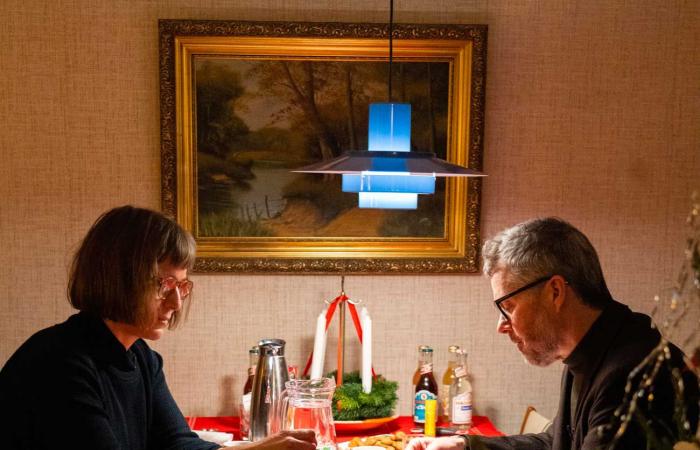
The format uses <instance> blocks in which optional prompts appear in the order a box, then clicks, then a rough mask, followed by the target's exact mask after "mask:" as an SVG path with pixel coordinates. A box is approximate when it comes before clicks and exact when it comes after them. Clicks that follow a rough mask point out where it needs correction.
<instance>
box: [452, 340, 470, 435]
mask: <svg viewBox="0 0 700 450" xmlns="http://www.w3.org/2000/svg"><path fill="white" fill-rule="evenodd" d="M457 358H458V363H457V366H455V370H454V372H455V379H454V380H453V381H452V385H451V386H450V399H451V400H450V403H451V404H452V417H451V419H452V420H451V422H452V425H453V426H454V427H456V428H458V429H460V430H466V429H468V428H469V427H470V426H471V425H472V384H471V383H470V382H469V371H468V370H467V352H465V351H464V350H462V349H460V350H457Z"/></svg>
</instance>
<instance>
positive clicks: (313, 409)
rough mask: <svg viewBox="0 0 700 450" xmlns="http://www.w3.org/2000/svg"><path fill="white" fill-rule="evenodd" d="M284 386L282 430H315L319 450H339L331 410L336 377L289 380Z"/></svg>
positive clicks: (281, 407)
mask: <svg viewBox="0 0 700 450" xmlns="http://www.w3.org/2000/svg"><path fill="white" fill-rule="evenodd" d="M285 386H286V389H285V390H284V392H283V393H282V401H281V402H280V403H279V414H280V418H279V420H280V422H281V425H282V429H283V430H300V429H311V430H314V432H315V433H316V448H317V449H318V450H336V449H337V448H338V447H337V445H336V442H335V425H334V424H333V411H332V409H331V402H332V400H333V393H334V392H335V381H334V380H333V378H317V379H313V380H290V381H287V382H286V383H285Z"/></svg>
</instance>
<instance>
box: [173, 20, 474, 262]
mask: <svg viewBox="0 0 700 450" xmlns="http://www.w3.org/2000/svg"><path fill="white" fill-rule="evenodd" d="M393 33H394V34H393V55H394V65H393V67H394V68H395V69H396V70H399V71H400V73H398V72H397V74H396V76H395V80H396V81H395V85H396V90H397V92H398V91H400V96H401V97H404V96H406V95H408V97H409V102H411V103H413V100H412V99H411V98H410V95H413V94H411V92H413V91H416V92H418V91H420V90H421V89H423V88H420V89H419V88H418V87H417V86H426V87H425V89H427V94H426V92H425V91H421V92H422V93H417V94H415V95H416V96H417V97H415V98H416V99H418V100H416V105H417V106H416V105H414V108H418V109H419V110H418V111H416V110H415V109H414V112H413V123H414V127H415V125H416V123H419V122H420V121H421V120H423V121H425V120H426V119H425V117H430V118H431V119H430V121H429V124H428V125H427V128H426V129H430V130H429V131H425V132H423V131H420V132H414V133H416V134H418V135H419V137H418V138H419V139H420V137H421V136H422V137H423V138H424V139H423V141H422V142H428V141H429V142H430V145H434V143H435V142H436V141H437V142H438V143H444V146H443V147H444V148H441V150H440V151H442V154H441V153H440V151H437V150H436V153H438V156H439V157H442V158H445V159H447V160H448V161H450V162H452V163H455V164H460V165H465V166H468V167H470V168H473V169H476V170H481V165H482V157H483V134H484V98H485V92H484V89H485V78H486V37H487V26H486V25H425V24H421V25H412V24H398V25H395V26H394V31H393ZM159 34H160V101H161V177H162V178H161V179H162V208H163V211H164V212H165V213H166V214H167V215H170V216H171V217H174V218H175V219H176V220H177V221H178V223H180V224H181V225H182V226H183V227H184V228H186V229H187V230H189V231H190V232H192V233H193V235H194V237H195V239H196V241H197V246H198V250H197V252H198V253H197V262H196V265H195V271H198V272H238V273H333V272H335V273H343V274H353V273H355V274H359V273H465V272H476V271H478V256H479V246H480V235H479V214H480V198H481V180H480V178H468V179H448V180H446V181H443V183H444V184H442V185H440V187H439V189H441V191H440V194H439V195H436V196H435V197H434V199H433V200H425V202H426V203H425V204H426V205H428V206H426V208H424V209H430V208H432V209H430V212H417V213H415V214H426V215H425V216H411V215H410V214H412V213H405V214H409V215H403V216H397V215H389V214H390V213H388V212H387V213H375V216H370V215H366V216H365V215H363V214H371V213H365V212H364V210H363V212H356V211H353V210H352V209H351V207H349V206H342V205H345V204H346V202H347V201H348V200H347V197H338V196H337V195H340V194H336V188H335V187H334V186H336V185H337V184H338V183H337V181H336V180H325V181H323V182H327V183H328V184H325V185H322V186H321V185H320V184H319V183H321V181H317V180H324V178H323V176H322V175H301V174H298V175H295V176H305V177H319V178H318V179H316V180H314V179H312V178H307V179H304V180H305V181H303V182H302V181H299V180H297V179H294V180H293V181H289V182H288V184H286V185H284V186H282V187H280V188H279V191H275V195H274V196H273V197H275V196H276V197H279V199H278V200H274V201H280V202H282V203H281V205H282V206H279V205H278V206H276V207H274V208H277V209H274V208H272V212H271V208H270V204H271V203H273V200H270V196H268V194H265V196H264V204H263V203H262V201H259V200H258V199H260V198H262V195H263V191H264V190H265V189H268V187H269V186H268V185H271V184H274V183H273V181H274V182H275V183H276V182H280V183H281V181H279V180H281V179H286V177H287V175H286V174H287V173H288V172H289V170H288V169H289V167H287V166H288V165H292V164H293V163H294V162H295V160H294V158H300V159H298V161H301V159H304V158H305V159H307V160H306V161H305V162H306V163H308V162H313V161H311V160H309V159H313V158H314V156H313V155H314V154H324V153H323V150H324V146H323V141H322V139H321V138H319V139H316V138H315V137H314V134H313V133H315V131H308V130H312V129H313V128H314V127H315V126H316V128H318V127H317V125H318V124H316V123H314V120H312V119H313V117H316V119H318V122H319V123H320V124H321V125H323V123H322V122H323V120H325V119H324V117H325V116H324V115H323V114H325V115H327V116H333V115H334V114H340V112H339V111H340V110H341V109H343V108H341V107H340V103H342V102H340V101H339V100H338V99H340V98H341V95H345V94H347V92H348V90H349V89H350V88H352V87H353V86H354V88H353V89H354V90H353V91H352V96H349V95H345V97H344V98H347V99H348V102H350V103H349V104H350V105H351V106H352V101H353V100H352V99H353V98H355V99H356V101H357V103H358V104H361V107H362V108H366V103H367V102H369V101H377V100H376V99H373V98H370V97H372V96H375V97H376V95H377V94H376V92H378V89H380V85H381V83H380V82H378V81H377V80H378V79H379V78H378V77H379V75H378V74H379V72H380V71H381V70H385V69H381V67H386V66H388V65H387V60H388V54H389V49H388V26H387V25H386V24H353V23H305V22H298V23H289V22H284V23H282V22H239V21H197V20H160V21H159ZM402 64H403V65H402ZM380 65H383V66H380ZM295 70H296V71H297V73H299V74H301V75H298V79H299V80H301V79H303V80H304V83H303V85H302V84H300V83H295V78H294V77H295V76H296V75H295V74H294V73H293V72H294V71H295ZM404 72H405V73H406V74H408V75H405V74H404ZM424 72H425V73H427V75H421V74H422V73H424ZM341 73H344V74H345V75H344V76H347V77H348V78H347V80H346V81H345V85H344V86H345V90H344V91H343V92H345V94H341V86H340V85H339V86H336V87H333V86H334V85H333V84H332V83H334V82H335V81H336V80H339V79H345V78H343V77H339V76H337V75H338V74H341ZM411 74H413V75H411ZM351 75H352V76H354V77H355V78H356V79H361V77H362V76H364V77H365V78H362V82H361V83H359V82H355V84H353V83H352V79H351V78H349V77H350V76H351ZM411 77H413V78H411ZM222 80H224V81H222ZM285 80H286V81H285ZM421 80H423V81H421ZM285 83H286V84H285ZM212 86H213V87H212ZM287 88H289V89H288V91H284V89H287ZM294 89H296V97H295V96H294V95H295V94H294V92H293V90H294ZM304 89H307V91H306V93H304ZM412 89H413V91H412ZM433 90H434V91H433ZM300 91H301V93H300ZM406 92H408V94H406ZM287 94H289V97H285V96H286V95H287ZM305 95H306V97H304V96H305ZM397 95H398V94H397ZM333 96H336V97H337V98H336V97H333ZM353 96H354V97H353ZM441 96H442V97H441ZM285 99H287V100H285ZM305 99H306V100H305ZM420 99H423V100H420ZM309 100H310V102H311V104H312V105H311V106H318V108H317V109H318V110H319V111H316V113H317V114H316V116H313V115H311V116H304V114H307V113H308V111H309V110H308V108H307V107H308V105H305V104H304V101H306V102H307V103H309ZM379 100H380V101H386V98H380V99H379ZM394 100H396V99H395V98H394ZM421 101H423V102H424V103H425V105H427V106H420V105H421V103H420V102H421ZM285 102H288V103H289V104H287V103H285ZM324 102H325V103H324ZM314 103H317V104H316V105H314ZM319 105H320V106H319ZM324 105H325V106H324ZM324 107H325V110H321V109H322V108H324ZM305 108H307V109H305ZM420 108H423V110H420ZM346 109H347V110H348V111H349V113H348V114H346V115H347V116H349V117H350V118H352V116H353V114H354V113H353V112H352V111H353V108H352V107H348V108H346ZM212 111H215V113H213V112H212ZM304 111H306V113H304ZM358 111H361V110H358ZM426 111H427V112H426ZM263 112H264V113H263ZM308 114H310V113H308ZM356 115H359V116H362V117H361V118H360V119H359V121H362V120H366V117H365V116H363V113H361V112H359V113H356ZM261 117H266V119H265V120H263V121H262V122H261V121H260V120H261V119H260V118H261ZM309 117H311V118H312V119H309ZM319 118H320V119H319ZM328 120H329V121H330V120H331V119H328ZM343 120H345V119H343ZM258 122H260V123H258ZM336 122H337V124H336ZM336 122H332V123H333V124H335V125H334V126H335V127H336V128H338V129H340V128H342V129H344V130H346V132H343V133H342V135H343V137H342V138H340V137H339V138H337V139H336V141H334V142H336V143H338V144H337V147H342V146H341V145H340V144H339V143H340V141H341V140H342V139H346V138H345V135H346V134H347V135H351V134H353V133H354V134H359V133H356V132H355V131H356V128H357V125H353V122H352V121H350V125H347V124H342V125H341V124H340V120H336ZM436 123H437V124H438V125H439V126H438V125H435V124H436ZM222 124H223V125H222ZM280 124H282V125H280ZM327 128H332V127H327ZM303 130H307V131H303ZM436 130H438V131H436ZM302 131H303V132H302ZM331 131H332V130H331ZM364 133H365V135H366V128H365V131H364ZM330 135H331V136H332V133H331V134H330ZM350 141H351V142H352V144H354V145H357V143H358V142H359V141H360V139H357V138H356V139H352V138H350ZM329 142H330V141H329ZM287 145H288V146H289V148H287V147H285V146H287ZM305 146H307V147H305ZM344 147H345V148H342V150H350V149H355V150H356V149H357V148H347V147H348V143H347V142H346V143H345V146H344ZM365 148H366V147H365ZM359 149H362V148H359ZM337 150H338V148H335V151H336V152H337ZM421 150H424V149H421ZM295 152H296V153H295ZM314 152H315V153H314ZM326 154H327V153H326ZM326 154H324V155H326ZM290 155H291V156H290ZM294 155H296V156H294ZM299 155H303V156H299ZM333 156H337V155H333ZM263 163H264V164H263ZM300 165H301V164H299V166H300ZM264 167H273V168H274V172H273V169H269V170H270V172H265V174H264V175H260V173H263V168H264ZM290 167H291V166H290ZM282 168H284V170H282ZM256 171H258V172H256ZM438 180H444V179H438ZM319 186H320V187H319ZM338 189H339V188H338ZM307 191H308V192H307ZM311 191H313V195H312V194H309V192H311ZM329 192H331V193H332V195H333V196H335V197H330V198H327V196H328V195H331V194H329ZM251 195H255V196H257V197H254V198H255V199H256V200H254V201H251V202H250V203H247V200H246V201H244V200H242V198H243V197H246V198H248V197H250V196H251ZM343 195H349V194H343ZM276 197H275V198H276ZM421 197H422V196H421ZM308 198H310V199H311V200H306V199H308ZM290 199H291V200H290ZM292 201H293V203H290V202H292ZM308 201H312V204H313V205H315V206H314V207H313V208H312V209H310V208H311V207H309V206H308ZM226 202H231V203H230V204H229V203H226ZM304 202H307V203H304ZM344 202H345V203H344ZM227 205H228V206H227ZM251 205H252V207H250V206H251ZM290 205H292V206H290ZM300 205H306V207H305V209H304V208H301V207H300ZM319 205H320V206H319ZM234 207H235V211H234V209H232V208H234ZM293 207H294V208H297V214H296V216H295V215H294V214H293V213H292V212H290V211H291V210H292V209H293ZM314 208H315V209H314ZM324 208H325V209H324ZM343 208H345V209H343ZM310 211H311V212H313V214H312V213H311V212H310ZM348 211H352V212H353V213H356V216H357V217H356V218H355V221H354V222H351V221H350V219H349V218H348V217H349V215H345V216H343V217H344V220H345V222H342V226H335V227H333V226H332V225H334V221H338V220H340V219H339V217H340V216H341V215H342V214H344V213H347V212H348ZM334 214H335V215H334ZM348 214H349V213H348ZM376 214H380V216H379V217H380V219H376V217H377V216H376ZM391 214H394V213H391ZM396 214H398V213H396ZM427 214H432V215H431V216H428V215H427ZM310 216H314V217H317V216H318V217H320V219H314V220H316V222H314V223H313V226H312V219H310V218H309V217H310ZM368 217H373V218H374V219H373V220H375V219H376V220H379V222H378V223H381V225H377V226H374V227H370V226H367V227H366V229H367V231H366V235H365V234H364V233H365V229H364V228H362V226H363V224H364V223H370V222H369V219H367V218H368ZM295 218H296V219H295ZM295 220H296V221H295ZM382 220H383V222H381V221H382ZM351 223H355V225H357V226H356V227H355V228H353V227H352V226H347V224H351ZM373 223H374V222H373ZM406 223H408V224H409V225H406V226H405V227H403V226H404V225H405V224H406ZM425 223H428V226H426V227H425V229H423V228H420V227H421V226H424V225H425ZM234 225H235V227H234ZM335 225H338V224H337V223H335ZM314 227H315V228H314ZM402 227H403V228H402ZM404 228H405V229H404ZM295 230H301V231H295ZM334 230H335V231H334ZM338 230H343V231H338ZM353 230H354V231H353ZM426 230H427V231H426ZM333 233H336V234H335V235H334V234H333ZM431 233H432V234H431Z"/></svg>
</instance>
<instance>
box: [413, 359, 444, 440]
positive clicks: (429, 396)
mask: <svg viewBox="0 0 700 450" xmlns="http://www.w3.org/2000/svg"><path fill="white" fill-rule="evenodd" d="M437 396H438V385H437V383H436V382H435V376H433V349H432V348H430V347H426V348H424V349H422V351H421V366H420V376H419V377H418V383H416V390H415V395H414V397H413V398H414V406H413V422H414V423H415V424H416V425H418V426H422V425H423V424H424V423H425V401H426V400H437Z"/></svg>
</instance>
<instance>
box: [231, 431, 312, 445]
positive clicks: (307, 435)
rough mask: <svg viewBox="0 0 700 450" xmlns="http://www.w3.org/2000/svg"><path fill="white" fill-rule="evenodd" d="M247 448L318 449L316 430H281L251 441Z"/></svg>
mask: <svg viewBox="0 0 700 450" xmlns="http://www.w3.org/2000/svg"><path fill="white" fill-rule="evenodd" d="M245 449H246V450H316V434H315V433H314V430H292V431H281V432H279V433H277V434H273V435H272V436H268V437H266V438H265V439H261V440H259V441H256V442H251V443H250V444H249V445H246V446H245Z"/></svg>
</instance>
